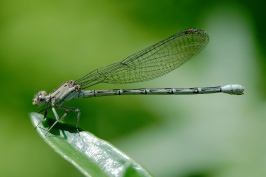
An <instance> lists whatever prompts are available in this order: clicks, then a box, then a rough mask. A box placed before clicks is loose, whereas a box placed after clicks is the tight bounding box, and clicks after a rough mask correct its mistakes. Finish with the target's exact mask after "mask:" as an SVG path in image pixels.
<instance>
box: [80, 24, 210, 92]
mask: <svg viewBox="0 0 266 177" xmlns="http://www.w3.org/2000/svg"><path fill="white" fill-rule="evenodd" d="M208 41H209V36H208V34H207V33H206V32H205V31H202V30H200V29H187V30H185V31H182V32H180V33H177V34H175V35H173V36H170V37H168V38H166V39H165V40H163V41H161V42H159V43H157V44H154V45H152V46H150V47H148V48H146V49H144V50H141V51H140V52H137V53H135V54H133V55H131V56H129V57H127V58H126V59H124V60H123V61H121V62H118V63H114V64H111V65H108V66H106V67H103V68H100V69H96V70H94V71H92V72H90V73H88V74H87V75H85V76H84V77H82V78H80V79H78V80H77V81H76V83H77V84H79V85H81V88H83V89H84V88H87V87H90V86H92V85H95V84H98V83H112V84H124V83H133V82H141V81H146V80H151V79H154V78H157V77H160V76H162V75H165V74H166V73H169V72H171V71H172V70H174V69H176V68H178V67H179V66H180V65H182V64H183V63H185V62H186V61H188V60H189V59H190V58H191V57H193V56H194V55H196V54H197V53H199V52H200V51H201V50H202V49H203V48H204V47H205V46H206V45H207V43H208Z"/></svg>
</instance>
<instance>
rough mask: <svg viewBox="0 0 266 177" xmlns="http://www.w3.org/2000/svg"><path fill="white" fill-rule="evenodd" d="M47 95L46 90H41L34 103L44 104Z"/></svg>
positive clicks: (37, 104)
mask: <svg viewBox="0 0 266 177" xmlns="http://www.w3.org/2000/svg"><path fill="white" fill-rule="evenodd" d="M46 95H47V93H46V92H45V91H39V92H38V93H37V94H36V95H35V96H34V98H33V102H32V104H33V105H35V106H42V105H43V104H44V103H45V102H46Z"/></svg>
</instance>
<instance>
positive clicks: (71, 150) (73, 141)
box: [30, 113, 152, 177]
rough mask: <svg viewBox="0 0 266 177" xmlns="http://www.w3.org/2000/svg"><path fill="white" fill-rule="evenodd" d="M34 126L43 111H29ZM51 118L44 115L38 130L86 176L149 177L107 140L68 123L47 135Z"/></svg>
mask: <svg viewBox="0 0 266 177" xmlns="http://www.w3.org/2000/svg"><path fill="white" fill-rule="evenodd" d="M30 117H31V121H32V123H33V125H34V127H36V126H37V125H38V123H39V122H40V121H42V119H43V115H42V114H38V113H31V114H30ZM53 122H54V120H52V119H47V120H45V121H43V123H41V124H40V125H39V126H38V127H37V128H36V130H37V132H38V133H39V134H40V136H41V137H42V138H43V139H44V141H45V142H46V143H47V144H49V145H50V146H51V147H52V148H53V149H54V150H55V151H56V152H57V153H58V154H59V155H61V156H62V157H63V158H64V159H66V160H67V161H69V162H70V163H71V164H73V165H74V166H75V167H77V168H78V169H79V170H80V171H81V173H83V174H84V175H85V176H97V177H98V176H103V177H104V176H121V177H122V176H123V177H151V176H152V175H151V174H150V173H149V172H148V171H147V170H146V169H144V168H143V167H142V166H141V165H139V164H137V163H136V162H135V161H134V160H132V159H130V158H129V157H128V156H126V155H125V154H124V153H122V152H121V151H119V150H118V149H117V148H115V147H114V146H112V145H111V144H110V143H108V142H106V141H104V140H101V139H99V138H98V137H96V136H94V135H93V134H91V133H89V132H86V131H82V130H79V133H78V132H77V130H76V128H75V127H74V126H71V125H67V124H64V123H57V124H56V126H55V127H53V129H52V130H51V131H50V132H49V133H48V134H47V135H46V133H47V128H48V127H50V126H51V125H52V123H53Z"/></svg>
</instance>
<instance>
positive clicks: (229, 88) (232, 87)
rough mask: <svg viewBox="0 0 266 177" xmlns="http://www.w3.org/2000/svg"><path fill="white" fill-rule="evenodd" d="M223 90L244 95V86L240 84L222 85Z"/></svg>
mask: <svg viewBox="0 0 266 177" xmlns="http://www.w3.org/2000/svg"><path fill="white" fill-rule="evenodd" d="M221 90H222V92H223V93H228V94H232V95H243V94H244V87H243V86H242V85H238V84H233V85H225V86H222V87H221Z"/></svg>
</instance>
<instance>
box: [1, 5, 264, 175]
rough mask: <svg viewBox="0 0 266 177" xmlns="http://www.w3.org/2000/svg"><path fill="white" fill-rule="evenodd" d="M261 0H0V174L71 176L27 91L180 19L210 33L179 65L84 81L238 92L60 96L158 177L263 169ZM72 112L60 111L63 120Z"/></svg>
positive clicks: (123, 50) (145, 42)
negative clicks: (36, 118) (128, 78)
mask: <svg viewBox="0 0 266 177" xmlns="http://www.w3.org/2000/svg"><path fill="white" fill-rule="evenodd" d="M265 6H266V4H264V3H263V2H262V1H250V0H241V1H228V0H223V1H208V0H202V1H195V0H194V1H193V0H189V1H185V0H180V1H177V0H166V1H152V0H141V1H140V0H135V1H104V0H103V1H89V0H88V1H85V0H76V1H71V0H66V1H60V0H59V1H51V0H50V1H49V0H48V1H47V0H46V1H43V0H39V1H33V0H24V1H18V0H9V1H7V0H2V1H1V2H0V76H1V87H0V90H1V101H0V104H1V105H0V110H1V123H0V140H1V146H0V152H1V156H0V157H1V161H0V176H7V177H13V176H14V177H15V176H20V177H23V176H27V177H29V176H40V177H42V176H50V177H52V176H54V177H58V176H75V177H78V176H82V175H81V173H80V172H79V171H78V170H77V169H75V168H74V167H72V166H71V165H70V164H69V163H68V162H66V161H65V160H63V159H62V158H61V157H60V156H59V155H57V154H56V153H55V152H54V151H53V150H52V149H51V148H50V147H49V146H48V145H47V144H46V143H44V142H43V141H42V139H41V138H40V137H39V135H38V134H37V133H36V131H35V129H34V127H33V126H32V125H31V122H30V119H29V113H30V112H34V111H39V110H40V109H38V108H35V107H34V106H33V105H32V104H31V103H32V98H33V95H34V94H36V92H37V91H39V90H46V91H48V92H51V91H53V89H56V88H57V87H58V86H59V85H60V84H62V83H63V82H65V81H68V80H70V79H78V78H79V77H82V76H83V75H85V74H87V73H88V72H89V71H91V70H94V69H97V68H99V67H102V66H106V65H108V64H111V63H113V62H117V61H120V60H122V59H124V58H125V57H127V56H128V55H130V54H133V53H135V52H137V51H139V50H141V49H143V48H145V47H148V46H150V45H152V44H154V43H156V42H158V41H160V40H162V39H164V38H166V37H168V36H170V35H172V34H174V33H176V32H179V31H182V30H184V29H187V28H200V29H204V30H206V31H207V32H208V33H209V35H210V37H211V41H210V43H209V45H208V46H207V48H206V49H205V50H204V51H203V52H202V53H200V54H199V55H198V56H196V57H195V58H194V59H193V60H191V61H189V62H188V63H186V64H185V65H183V66H182V67H180V68H179V69H178V70H176V71H174V72H172V73H170V74H167V75H166V76H164V77H162V78H159V79H156V80H153V81H149V82H145V83H138V84H131V85H121V86H120V85H107V84H102V85H98V86H96V87H93V89H96V88H98V89H99V88H101V89H112V88H137V87H148V88H149V87H194V86H216V85H225V84H231V83H237V84H242V85H243V86H245V89H246V90H245V95H243V96H230V95H225V94H213V95H196V96H171V97H170V96H134V97H133V96H123V97H122V96H121V97H102V98H92V99H83V100H73V101H71V102H69V103H68V104H67V105H71V106H76V107H80V108H81V110H82V114H81V121H80V127H81V128H83V129H85V130H87V131H90V132H92V133H94V134H95V135H96V136H98V137H100V138H102V139H105V140H107V141H109V142H111V143H112V144H114V145H115V146H117V147H118V148H119V149H121V150H122V151H123V152H125V153H126V154H128V155H129V156H130V157H132V158H133V159H135V160H136V161H137V162H139V163H140V164H141V165H143V166H144V167H146V168H147V169H148V170H149V171H150V172H151V173H152V174H154V175H155V176H157V177H166V176H167V177H245V176H248V177H250V176H258V177H262V176H266V168H265V166H266V142H265V134H266V122H265V118H266V116H265V115H266V110H265V108H266V102H265V98H266V92H265V89H266V80H265V79H264V77H265V74H266V60H265V55H266V52H265V48H266V42H265V41H266V35H265V34H266V33H265V31H266V25H265V18H266V14H265V9H264V8H265ZM50 115H51V114H50ZM51 116H52V115H51ZM74 117H75V114H70V115H69V116H68V117H67V119H66V121H68V122H69V123H72V124H73V123H74V121H73V118H74Z"/></svg>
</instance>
